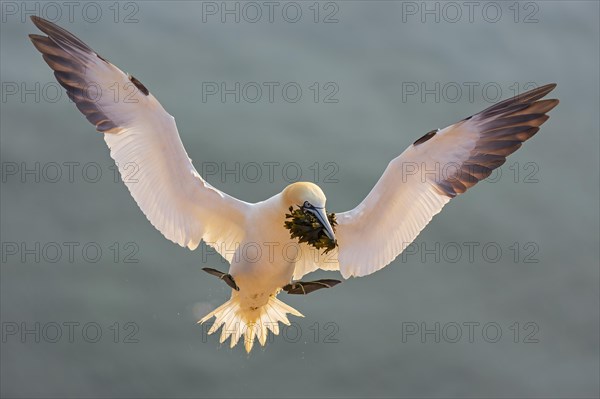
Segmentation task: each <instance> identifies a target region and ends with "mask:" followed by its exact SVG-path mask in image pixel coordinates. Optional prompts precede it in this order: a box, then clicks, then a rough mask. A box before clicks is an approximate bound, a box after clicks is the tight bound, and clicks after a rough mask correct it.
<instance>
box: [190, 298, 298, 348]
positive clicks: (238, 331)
mask: <svg viewBox="0 0 600 399" xmlns="http://www.w3.org/2000/svg"><path fill="white" fill-rule="evenodd" d="M240 305H241V303H240V300H239V297H238V296H237V295H235V294H234V295H233V296H232V297H231V299H230V300H228V301H227V302H225V303H224V304H222V305H221V306H219V307H218V308H216V309H215V310H213V311H212V312H210V313H209V314H207V315H206V316H204V317H203V318H202V319H201V320H200V321H198V323H199V324H202V323H204V322H206V321H208V320H209V319H211V318H212V317H213V316H214V317H215V322H214V324H213V325H212V326H211V328H210V329H209V330H208V334H212V333H214V332H216V331H217V330H218V329H219V327H221V326H223V328H222V330H221V338H220V340H219V342H221V343H223V342H225V341H226V340H227V338H229V337H231V340H230V343H229V346H230V347H231V348H233V347H234V346H235V345H236V344H237V343H238V341H239V339H240V338H241V336H242V335H243V336H244V347H245V348H246V352H248V353H250V351H251V350H252V346H253V345H254V340H255V339H258V342H260V344H261V345H262V346H264V345H265V344H266V342H267V336H268V333H269V330H271V332H272V333H273V334H274V335H278V334H279V322H281V323H283V324H285V325H287V326H289V325H290V321H289V320H288V318H287V313H289V314H292V315H294V316H298V317H304V315H302V313H300V312H298V311H297V310H296V309H294V308H292V307H291V306H289V305H286V304H285V303H283V302H281V301H280V300H279V299H277V298H276V297H275V295H271V296H270V297H269V300H268V302H267V303H266V304H265V305H263V306H261V307H259V308H257V309H247V308H246V309H242V307H241V306H240Z"/></svg>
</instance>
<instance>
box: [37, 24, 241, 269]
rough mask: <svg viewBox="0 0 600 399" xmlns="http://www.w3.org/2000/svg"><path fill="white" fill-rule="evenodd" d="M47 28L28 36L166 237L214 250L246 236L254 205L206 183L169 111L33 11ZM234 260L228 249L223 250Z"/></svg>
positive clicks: (90, 51) (143, 89) (142, 206)
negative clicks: (101, 136) (248, 215)
mask: <svg viewBox="0 0 600 399" xmlns="http://www.w3.org/2000/svg"><path fill="white" fill-rule="evenodd" d="M32 20H33V22H34V23H35V24H36V26H37V27H38V28H39V29H40V30H42V31H43V32H44V33H46V34H47V35H48V37H46V36H40V35H30V38H31V40H32V42H33V44H34V45H35V46H36V48H37V49H38V50H39V51H40V52H41V53H42V54H43V57H44V60H45V61H46V62H47V63H48V65H49V66H50V67H51V68H52V69H53V70H54V71H55V73H54V74H55V76H56V78H57V80H58V81H59V83H60V84H61V85H62V86H63V87H65V88H66V89H67V94H68V95H69V97H70V98H71V99H72V100H73V101H74V102H75V104H76V105H77V108H79V110H80V111H81V112H82V113H83V114H84V115H85V116H86V117H87V119H88V120H89V121H90V122H91V123H93V124H94V125H95V126H96V129H97V130H98V131H100V132H103V133H104V139H105V141H106V144H107V145H108V147H109V148H110V155H111V157H112V158H113V159H114V160H115V163H116V164H117V166H118V168H119V171H120V173H121V176H122V179H123V181H124V183H125V184H126V186H127V188H128V189H129V192H130V193H131V195H132V196H133V198H134V199H135V201H136V202H137V204H138V206H139V207H140V209H141V210H142V212H144V214H145V215H146V217H147V218H148V220H149V221H150V222H151V223H152V224H153V225H154V226H155V227H156V228H157V229H158V230H159V231H160V232H161V233H162V234H163V235H164V236H165V237H166V238H168V239H169V240H171V241H173V242H175V243H177V244H179V245H181V246H185V247H188V248H190V249H195V248H196V247H197V246H198V244H199V243H200V241H201V240H205V241H206V242H207V243H209V244H211V245H214V246H215V248H216V249H217V250H218V251H219V250H223V249H227V248H232V247H233V244H234V243H235V242H240V241H241V240H242V239H243V234H244V227H245V225H244V223H245V218H244V215H245V214H246V212H247V210H248V207H249V206H251V204H248V203H246V202H242V201H239V200H237V199H235V198H233V197H230V196H228V195H226V194H224V193H222V192H221V191H219V190H217V189H215V188H214V187H212V186H211V185H209V184H208V183H207V182H206V181H204V180H203V179H202V177H201V176H200V175H199V174H198V172H197V171H196V169H195V168H194V166H193V165H192V162H191V160H190V159H189V157H188V155H187V154H186V152H185V149H184V147H183V144H182V143H181V139H180V137H179V133H178V131H177V126H176V125H175V120H174V118H173V117H172V116H171V115H169V114H168V113H167V112H166V111H165V110H164V109H163V107H162V106H161V105H160V103H159V102H158V101H157V100H156V98H155V97H154V96H153V95H152V94H150V93H149V92H148V91H147V89H146V88H145V87H144V86H143V85H142V84H141V83H140V82H139V81H138V80H137V79H135V78H133V77H131V76H128V75H126V74H125V73H123V71H121V70H120V69H119V68H117V67H116V66H114V65H113V64H111V63H109V62H108V61H106V60H104V59H103V58H101V57H100V56H98V55H97V54H96V53H95V52H94V51H93V50H92V49H91V48H89V47H88V46H87V45H86V44H85V43H83V42H81V41H80V40H79V39H77V38H76V37H75V36H73V35H72V34H70V33H69V32H67V31H66V30H64V29H62V28H60V27H59V26H57V25H55V24H52V23H51V22H48V21H45V20H43V19H41V18H37V17H33V18H32ZM222 255H223V256H226V257H227V258H228V260H229V261H231V259H229V258H231V256H233V255H232V252H231V251H224V253H222Z"/></svg>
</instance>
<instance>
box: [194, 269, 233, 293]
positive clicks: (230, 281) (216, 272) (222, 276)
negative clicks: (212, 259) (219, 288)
mask: <svg viewBox="0 0 600 399" xmlns="http://www.w3.org/2000/svg"><path fill="white" fill-rule="evenodd" d="M202 270H204V271H205V272H206V273H208V274H212V275H213V276H216V277H218V278H220V279H221V280H223V281H225V284H227V285H228V286H230V287H231V288H233V289H234V290H236V291H239V290H240V287H238V286H237V284H236V283H235V280H234V279H233V276H232V275H231V274H227V273H223V272H221V271H219V270H217V269H211V268H210V267H203V268H202Z"/></svg>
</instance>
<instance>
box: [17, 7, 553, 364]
mask: <svg viewBox="0 0 600 399" xmlns="http://www.w3.org/2000/svg"><path fill="white" fill-rule="evenodd" d="M31 19H32V21H33V23H34V24H35V25H36V26H37V27H38V28H39V29H40V30H41V31H42V32H44V33H45V34H46V35H48V36H41V35H35V34H32V35H30V36H29V37H30V38H31V41H32V42H33V44H34V46H35V47H36V48H37V49H38V50H39V51H40V52H41V53H42V55H43V58H44V60H45V61H46V63H47V64H48V65H49V66H50V68H52V69H53V70H54V75H55V77H56V79H57V80H58V82H59V83H60V84H61V85H62V86H63V87H64V88H65V89H66V91H67V94H68V96H69V98H70V99H71V100H73V102H74V103H75V105H76V106H77V108H78V109H79V110H80V111H81V112H82V113H83V114H84V115H85V117H86V118H87V119H88V120H89V121H90V122H91V123H92V124H93V125H95V127H96V129H97V130H98V131H99V132H102V133H103V134H104V140H105V141H106V144H107V145H108V147H109V149H110V155H111V157H112V158H113V159H114V161H115V163H116V164H117V166H118V168H119V171H120V172H121V173H122V174H123V173H126V170H127V166H128V165H131V164H132V163H133V164H135V165H136V167H137V170H138V172H137V175H136V181H135V182H130V181H127V179H123V180H124V181H125V184H126V186H127V188H128V189H129V192H130V193H131V195H132V196H133V198H134V199H135V201H136V202H137V204H138V206H139V207H140V209H141V210H142V212H143V213H144V214H145V215H146V217H147V218H148V220H149V221H150V223H152V225H154V227H156V228H157V229H158V230H159V231H160V232H161V233H162V234H163V235H164V236H165V237H166V238H167V239H169V240H171V241H173V242H175V243H177V244H179V245H180V246H182V247H188V248H189V249H191V250H193V249H195V248H196V247H197V246H198V245H199V244H200V241H202V240H204V241H205V242H206V243H207V244H209V245H211V246H213V247H214V248H215V249H216V250H217V251H218V252H219V253H220V254H221V255H222V256H223V257H224V258H225V259H227V260H228V261H229V262H230V264H231V266H230V270H229V272H228V273H224V272H220V271H218V270H215V269H209V268H205V270H206V271H207V272H209V273H210V274H213V275H216V276H218V277H219V278H221V279H223V280H224V281H225V282H226V283H227V284H228V285H229V286H230V287H231V289H232V291H231V299H229V301H227V302H226V303H224V304H223V305H221V306H219V307H218V308H217V309H215V310H213V311H212V312H210V313H209V314H208V315H206V316H205V317H204V318H203V319H202V320H200V321H199V323H203V322H205V321H207V320H209V319H210V318H212V317H213V316H214V317H215V318H216V320H215V322H214V324H213V326H212V328H211V329H210V330H209V333H213V332H215V331H217V330H218V329H219V327H221V326H222V331H221V338H220V342H224V341H225V340H226V339H227V338H229V337H231V340H230V346H231V347H233V346H235V345H236V344H237V342H238V341H239V339H240V337H241V336H242V335H244V337H245V338H244V344H245V349H246V351H247V352H250V350H251V349H252V346H253V344H254V341H255V340H256V339H258V341H259V342H260V343H261V345H264V344H265V342H266V339H267V335H268V331H269V330H270V331H272V332H273V334H275V335H277V334H278V333H279V324H278V323H279V322H282V323H285V324H288V325H289V320H288V318H287V314H292V315H294V316H302V314H300V313H299V312H298V311H297V310H295V309H293V308H292V307H290V306H288V305H286V304H285V303H283V302H281V301H280V300H279V299H277V295H278V294H279V293H280V292H281V291H282V290H284V291H286V292H287V293H290V294H306V293H309V292H312V291H314V290H316V289H319V288H325V287H332V286H334V285H336V284H337V283H338V282H339V281H337V280H318V281H308V282H305V281H299V280H300V279H301V278H302V277H303V276H304V275H305V274H307V273H310V272H312V271H315V270H316V269H324V270H337V271H339V272H340V273H341V275H342V277H344V278H345V279H347V278H349V277H352V276H355V277H358V276H366V275H369V274H371V273H374V272H375V271H377V270H380V269H382V268H383V267H384V266H386V265H388V264H389V263H390V262H392V261H393V260H394V259H395V258H396V257H397V256H398V255H399V254H400V253H401V252H402V251H403V250H404V249H405V248H406V247H407V246H408V245H409V244H410V243H411V242H413V240H414V239H415V238H416V237H417V235H418V234H419V232H420V231H421V230H422V229H423V228H424V227H425V226H426V225H427V224H428V223H429V221H430V220H431V219H432V217H433V216H434V215H436V214H437V213H438V212H440V211H441V209H442V207H443V206H444V205H445V204H446V203H447V202H448V201H450V200H451V199H452V198H454V197H456V196H457V195H459V194H462V193H464V192H465V191H466V190H467V189H469V188H470V187H472V186H474V185H475V184H476V183H477V182H479V181H480V180H482V179H485V178H486V177H488V176H489V175H490V174H491V173H492V171H493V170H494V169H496V168H498V167H499V166H500V165H502V164H503V163H504V162H505V161H506V157H507V156H508V155H510V154H512V153H513V152H515V151H516V150H517V149H518V148H519V147H520V146H521V144H522V143H523V142H524V141H526V140H527V139H529V138H531V137H532V136H533V135H534V134H535V133H536V132H537V131H538V130H539V127H540V125H542V124H543V123H544V122H545V121H546V120H547V119H548V115H546V113H547V112H548V111H550V110H551V109H552V108H554V107H555V106H556V105H557V104H558V100H555V99H545V100H543V99H542V98H543V97H545V96H546V95H547V94H548V93H550V92H551V91H552V90H553V89H554V88H555V86H556V85H555V84H548V85H545V86H541V87H538V88H536V89H533V90H530V91H528V92H526V93H523V94H521V95H519V96H517V97H514V98H511V99H508V100H505V101H502V102H500V103H498V104H495V105H493V106H491V107H489V108H487V109H485V110H484V111H481V112H479V113H477V114H474V115H472V116H470V117H468V118H465V119H463V120H461V121H459V122H457V123H455V124H452V125H450V126H448V127H446V128H444V129H441V130H440V129H436V130H432V131H430V132H429V133H427V134H425V135H424V136H422V137H421V138H419V139H418V140H416V141H415V142H414V143H413V144H411V145H410V146H409V147H408V148H407V149H406V150H405V151H404V152H403V153H402V154H401V155H400V156H398V157H397V158H395V159H394V160H392V161H391V162H390V163H389V165H388V167H387V168H386V169H385V171H384V173H383V175H382V176H381V178H380V179H379V181H378V182H377V184H376V185H375V186H374V187H373V189H372V190H371V192H370V193H369V194H368V195H367V197H366V198H365V199H364V200H363V201H362V202H361V203H360V204H359V205H358V206H357V207H356V208H354V209H353V210H350V211H348V212H343V213H338V214H337V215H335V217H333V215H328V214H327V213H326V211H325V209H326V208H325V207H326V197H325V194H324V193H323V191H322V190H321V189H320V188H319V187H318V186H317V185H316V184H313V183H308V182H297V183H293V184H290V185H289V186H287V187H286V188H285V189H284V190H283V191H282V192H281V193H279V194H277V195H275V196H273V197H271V198H269V199H267V200H265V201H262V202H258V203H255V204H251V203H248V202H244V201H240V200H238V199H236V198H233V197H231V196H229V195H227V194H225V193H223V192H221V191H220V190H218V189H216V188H215V187H213V186H211V185H210V184H208V183H207V182H206V181H205V180H204V179H203V178H202V176H200V175H199V174H198V172H197V171H196V169H195V168H194V166H193V165H192V162H191V160H190V158H189V157H188V155H187V153H186V152H185V149H184V147H183V144H182V143H181V139H180V137H179V133H178V132H177V126H176V125H175V120H174V119H173V117H172V116H171V115H169V114H168V113H167V111H165V109H164V108H163V107H162V106H161V104H160V103H159V102H158V101H157V100H156V98H155V97H154V96H153V95H152V94H151V93H150V92H149V90H148V89H147V88H146V87H145V86H144V85H143V84H142V83H141V82H140V81H139V80H137V79H136V78H134V77H133V76H131V75H129V74H125V73H123V72H122V71H121V70H120V69H119V68H117V67H116V66H115V65H113V64H111V63H110V62H108V61H107V60H106V59H105V58H103V57H101V56H100V55H98V54H97V53H96V52H94V50H92V49H91V48H90V47H88V46H87V45H86V44H85V43H83V42H82V41H81V40H79V39H78V38H76V37H75V36H74V35H72V34H71V33H69V32H67V31H66V30H64V29H62V28H61V27H59V26H57V25H55V24H53V23H51V22H49V21H46V20H44V19H42V18H39V17H32V18H31ZM115 85H117V89H118V92H120V93H123V96H122V97H123V98H115V94H114V93H115V90H114V89H115ZM294 207H295V208H294ZM298 211H299V212H300V213H298ZM292 213H294V214H295V215H296V216H297V215H300V216H299V219H298V220H299V221H298V223H299V224H298V225H297V227H298V226H299V228H298V229H296V230H295V233H296V235H295V236H294V237H292V234H291V230H290V229H288V228H286V227H285V226H284V225H285V223H286V221H287V222H290V220H289V219H290V217H292ZM303 217H305V219H306V220H305V221H304V222H306V224H305V225H302V224H301V222H302V218H303ZM330 219H331V220H330ZM292 220H293V219H292ZM286 226H290V225H286ZM307 226H308V227H307ZM311 226H312V227H311ZM303 229H304V230H303ZM311 229H312V230H311ZM309 234H312V235H314V236H315V238H314V239H310V237H308V235H309ZM317 239H318V240H321V241H323V240H325V241H324V242H325V243H326V244H327V243H329V244H331V246H329V247H328V248H327V249H326V250H325V251H323V250H322V247H318V246H317V245H316V242H315V241H316V240H317ZM328 240H329V241H328ZM246 244H252V245H254V246H256V247H257V248H258V249H259V250H260V252H261V253H262V254H263V255H262V256H260V257H254V258H252V259H250V258H249V257H247V256H240V253H239V248H244V247H245V246H246ZM232 248H234V249H237V250H235V251H232V250H231V249H232ZM290 250H291V251H290Z"/></svg>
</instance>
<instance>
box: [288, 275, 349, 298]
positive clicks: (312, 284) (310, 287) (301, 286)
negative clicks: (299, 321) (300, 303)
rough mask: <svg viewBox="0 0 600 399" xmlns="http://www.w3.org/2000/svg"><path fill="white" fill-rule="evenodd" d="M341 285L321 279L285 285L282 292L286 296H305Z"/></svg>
mask: <svg viewBox="0 0 600 399" xmlns="http://www.w3.org/2000/svg"><path fill="white" fill-rule="evenodd" d="M339 283H341V281H339V280H331V279H322V280H316V281H296V282H293V283H290V284H287V285H285V286H284V287H283V290H284V291H286V292H287V293H288V294H295V295H306V294H310V293H311V292H313V291H316V290H320V289H321V288H332V287H335V286H336V285H338V284H339Z"/></svg>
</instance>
